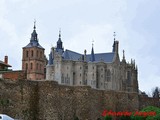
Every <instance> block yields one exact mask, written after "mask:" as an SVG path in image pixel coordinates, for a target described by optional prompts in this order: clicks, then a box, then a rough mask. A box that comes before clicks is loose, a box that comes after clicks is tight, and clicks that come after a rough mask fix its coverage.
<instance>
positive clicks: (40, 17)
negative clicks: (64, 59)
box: [0, 0, 160, 93]
mask: <svg viewBox="0 0 160 120" xmlns="http://www.w3.org/2000/svg"><path fill="white" fill-rule="evenodd" d="M159 13H160V0H0V60H3V59H4V56H5V55H8V56H9V64H10V65H12V69H14V70H20V69H21V64H22V61H21V60H22V47H24V46H26V45H27V44H28V43H29V41H30V36H31V33H32V31H33V23H34V19H36V21H37V22H36V26H37V33H38V38H39V43H40V44H41V45H42V46H43V47H44V48H45V54H46V55H47V57H48V54H49V52H50V48H51V46H55V45H56V41H57V40H58V31H59V28H61V31H62V32H61V33H62V40H63V45H64V48H65V49H70V50H73V51H77V52H79V53H83V52H84V49H86V50H87V53H91V46H92V40H94V51H95V53H104V52H110V51H111V50H112V44H113V32H116V34H117V36H116V39H117V40H119V54H120V58H121V59H122V50H123V49H124V50H125V56H126V60H127V61H129V62H130V61H131V58H133V59H135V61H136V64H137V65H138V81H139V88H140V90H142V91H146V93H148V92H151V89H152V88H153V87H155V86H159V87H160V62H159V60H160V47H159V43H160V42H159V41H160V14H159Z"/></svg>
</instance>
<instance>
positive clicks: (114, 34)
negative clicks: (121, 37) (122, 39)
mask: <svg viewBox="0 0 160 120" xmlns="http://www.w3.org/2000/svg"><path fill="white" fill-rule="evenodd" d="M113 36H114V41H115V40H116V32H114V33H113Z"/></svg>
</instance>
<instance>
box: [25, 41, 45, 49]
mask: <svg viewBox="0 0 160 120" xmlns="http://www.w3.org/2000/svg"><path fill="white" fill-rule="evenodd" d="M30 47H38V48H42V49H44V48H43V47H42V46H41V45H40V44H39V43H38V42H37V41H35V40H33V41H31V42H30V43H29V44H28V45H26V46H25V47H24V48H30Z"/></svg>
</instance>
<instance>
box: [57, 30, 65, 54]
mask: <svg viewBox="0 0 160 120" xmlns="http://www.w3.org/2000/svg"><path fill="white" fill-rule="evenodd" d="M56 51H57V52H59V53H60V54H62V53H63V52H64V48H63V42H62V40H61V30H59V38H58V41H57V48H56Z"/></svg>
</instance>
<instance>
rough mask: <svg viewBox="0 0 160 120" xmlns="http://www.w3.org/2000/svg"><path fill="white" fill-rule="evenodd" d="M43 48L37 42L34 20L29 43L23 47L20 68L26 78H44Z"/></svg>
mask: <svg viewBox="0 0 160 120" xmlns="http://www.w3.org/2000/svg"><path fill="white" fill-rule="evenodd" d="M44 50H45V49H44V48H43V47H42V46H41V45H40V44H39V41H38V34H37V32H36V24H35V22H34V27H33V32H32V34H31V39H30V43H29V44H28V45H27V46H25V47H23V57H22V70H24V71H26V74H27V79H29V80H40V79H44V76H45V73H44V68H45V55H44Z"/></svg>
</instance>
